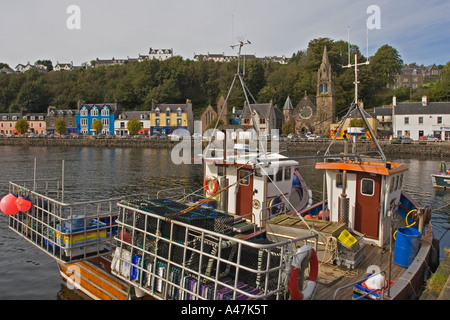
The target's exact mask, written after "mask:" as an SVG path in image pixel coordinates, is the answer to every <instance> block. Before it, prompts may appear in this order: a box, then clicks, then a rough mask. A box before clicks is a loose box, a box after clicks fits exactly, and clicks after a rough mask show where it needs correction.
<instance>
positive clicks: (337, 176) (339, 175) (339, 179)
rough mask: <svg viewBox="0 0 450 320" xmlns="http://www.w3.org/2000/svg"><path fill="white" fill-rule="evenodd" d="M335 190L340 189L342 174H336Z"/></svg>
mask: <svg viewBox="0 0 450 320" xmlns="http://www.w3.org/2000/svg"><path fill="white" fill-rule="evenodd" d="M336 188H342V173H338V174H336Z"/></svg>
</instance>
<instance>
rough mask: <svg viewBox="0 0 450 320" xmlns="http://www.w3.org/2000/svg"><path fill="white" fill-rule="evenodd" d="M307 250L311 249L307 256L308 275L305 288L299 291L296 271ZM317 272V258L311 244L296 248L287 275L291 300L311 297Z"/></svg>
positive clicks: (298, 269)
mask: <svg viewBox="0 0 450 320" xmlns="http://www.w3.org/2000/svg"><path fill="white" fill-rule="evenodd" d="M308 251H311V257H310V258H309V277H308V283H307V285H306V288H305V289H304V290H303V291H300V290H299V288H298V283H297V278H298V272H299V271H300V268H301V263H302V261H303V260H304V259H305V258H306V256H307V255H308ZM318 273H319V264H318V259H317V253H316V250H314V249H313V248H312V247H311V246H308V245H306V246H303V247H301V248H300V249H298V251H297V253H296V254H295V256H294V258H293V259H292V263H291V274H290V275H289V293H290V294H291V299H292V300H306V299H309V298H311V296H312V293H313V292H314V289H315V287H316V281H317V275H318Z"/></svg>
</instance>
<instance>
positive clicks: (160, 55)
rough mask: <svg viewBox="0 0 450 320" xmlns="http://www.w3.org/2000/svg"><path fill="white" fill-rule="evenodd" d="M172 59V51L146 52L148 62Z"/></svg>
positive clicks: (154, 50)
mask: <svg viewBox="0 0 450 320" xmlns="http://www.w3.org/2000/svg"><path fill="white" fill-rule="evenodd" d="M172 57H173V49H154V48H150V50H149V52H148V58H149V59H150V60H152V59H156V60H160V61H163V60H167V59H170V58H172Z"/></svg>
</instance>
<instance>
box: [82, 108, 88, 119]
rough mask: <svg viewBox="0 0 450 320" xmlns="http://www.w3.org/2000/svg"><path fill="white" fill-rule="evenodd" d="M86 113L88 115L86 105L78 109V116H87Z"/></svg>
mask: <svg viewBox="0 0 450 320" xmlns="http://www.w3.org/2000/svg"><path fill="white" fill-rule="evenodd" d="M87 115H88V111H87V109H86V107H83V108H82V109H81V110H80V116H82V117H87Z"/></svg>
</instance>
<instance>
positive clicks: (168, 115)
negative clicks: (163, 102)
mask: <svg viewBox="0 0 450 320" xmlns="http://www.w3.org/2000/svg"><path fill="white" fill-rule="evenodd" d="M166 117H170V109H169V108H167V109H166Z"/></svg>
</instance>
